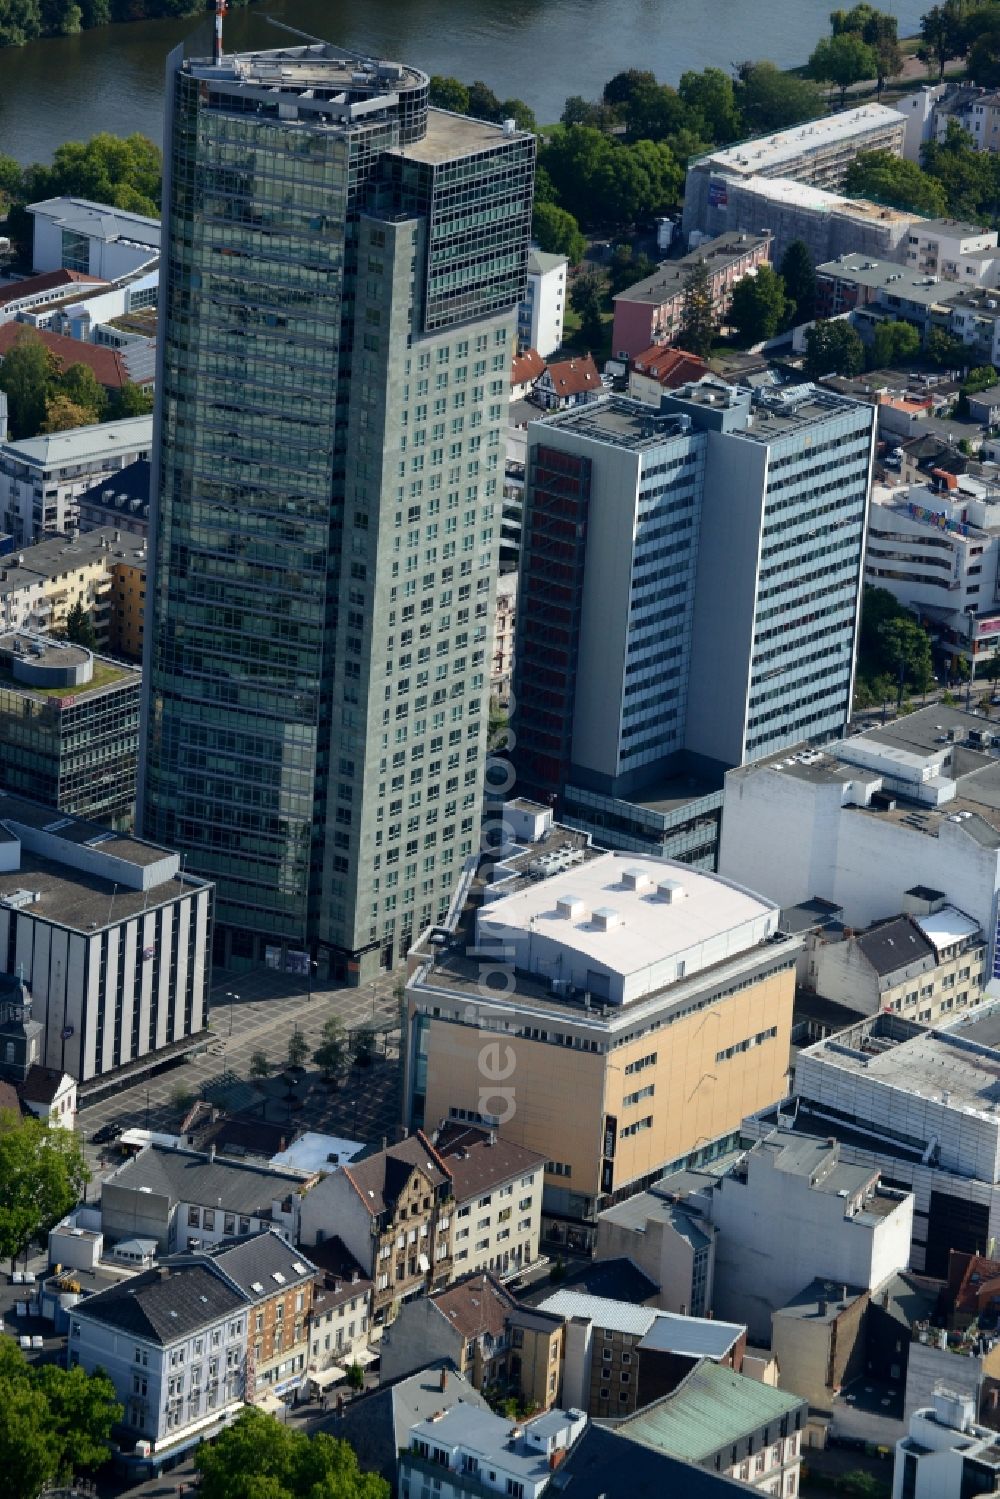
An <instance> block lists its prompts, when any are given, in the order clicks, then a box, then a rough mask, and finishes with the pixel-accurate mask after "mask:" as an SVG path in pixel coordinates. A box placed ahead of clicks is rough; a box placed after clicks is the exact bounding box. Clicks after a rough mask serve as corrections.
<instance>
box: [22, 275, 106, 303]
mask: <svg viewBox="0 0 1000 1499" xmlns="http://www.w3.org/2000/svg"><path fill="white" fill-rule="evenodd" d="M80 283H85V284H86V285H88V286H107V285H108V283H107V281H103V280H102V279H101V277H100V276H86V275H84V273H83V271H42V272H41V274H40V275H38V276H26V277H25V278H24V280H23V281H13V282H11V284H10V286H0V307H2V306H3V305H4V303H5V302H20V300H21V298H22V297H32V296H34V295H35V294H36V293H37V292H42V291H53V290H54V289H55V288H56V287H57V286H77V285H79V284H80Z"/></svg>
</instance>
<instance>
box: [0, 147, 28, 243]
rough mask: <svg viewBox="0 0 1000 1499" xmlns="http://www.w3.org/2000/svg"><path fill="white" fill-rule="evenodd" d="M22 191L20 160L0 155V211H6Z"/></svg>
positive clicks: (22, 178)
mask: <svg viewBox="0 0 1000 1499" xmlns="http://www.w3.org/2000/svg"><path fill="white" fill-rule="evenodd" d="M23 191H24V173H23V172H22V170H21V164H20V162H18V161H15V160H14V158H13V156H3V155H0V213H6V211H7V209H8V208H9V207H10V205H11V203H16V202H17V201H18V200H19V199H21V198H22V195H23ZM5 232H6V231H5Z"/></svg>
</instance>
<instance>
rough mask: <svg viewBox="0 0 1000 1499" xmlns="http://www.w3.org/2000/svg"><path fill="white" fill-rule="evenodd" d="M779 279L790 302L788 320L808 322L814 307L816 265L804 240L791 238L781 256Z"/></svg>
mask: <svg viewBox="0 0 1000 1499" xmlns="http://www.w3.org/2000/svg"><path fill="white" fill-rule="evenodd" d="M781 279H782V281H784V283H785V296H786V297H787V298H788V300H789V303H790V304H791V310H790V311H789V313H788V317H789V320H794V321H795V322H796V323H808V321H809V319H810V318H811V317H812V316H813V313H814V311H815V307H816V267H815V266H814V265H813V258H812V255H811V254H810V253H809V246H808V245H807V244H806V243H805V242H804V240H801V239H793V240H792V242H791V244H790V245H789V246H788V249H787V250H786V251H785V253H784V255H783V256H782V257H781Z"/></svg>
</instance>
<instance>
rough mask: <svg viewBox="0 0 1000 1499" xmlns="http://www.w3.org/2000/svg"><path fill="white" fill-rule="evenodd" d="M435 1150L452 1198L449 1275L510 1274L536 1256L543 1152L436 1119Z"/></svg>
mask: <svg viewBox="0 0 1000 1499" xmlns="http://www.w3.org/2000/svg"><path fill="white" fill-rule="evenodd" d="M434 1143H435V1148H436V1149H437V1152H438V1154H439V1155H440V1157H441V1158H442V1160H443V1161H444V1163H445V1166H446V1167H447V1170H448V1172H449V1174H450V1176H451V1181H452V1193H453V1196H454V1199H455V1233H454V1243H453V1249H454V1262H455V1274H456V1275H464V1274H466V1273H467V1272H468V1271H471V1270H490V1271H492V1272H493V1273H494V1274H497V1275H510V1274H514V1273H515V1272H516V1271H518V1270H523V1269H525V1268H526V1267H527V1266H528V1265H531V1264H533V1263H534V1261H535V1260H536V1259H537V1258H538V1240H539V1235H540V1234H541V1224H542V1184H543V1180H544V1174H545V1156H544V1155H542V1154H541V1152H540V1151H537V1150H531V1149H529V1148H528V1147H527V1146H525V1145H519V1144H517V1143H515V1141H513V1140H509V1139H506V1138H505V1137H504V1136H503V1135H502V1134H500V1133H498V1131H497V1130H495V1129H484V1128H482V1127H481V1126H476V1125H474V1124H468V1123H465V1122H464V1121H462V1120H460V1119H448V1120H444V1121H442V1124H441V1128H440V1129H439V1131H438V1133H437V1134H436V1136H435V1137H434Z"/></svg>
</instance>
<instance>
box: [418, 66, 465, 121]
mask: <svg viewBox="0 0 1000 1499" xmlns="http://www.w3.org/2000/svg"><path fill="white" fill-rule="evenodd" d="M428 97H429V99H430V102H431V103H432V104H433V105H434V107H435V109H450V110H451V111H452V112H453V113H454V114H459V115H467V114H468V113H469V90H468V88H467V87H466V85H465V84H464V83H459V81H458V79H457V78H443V77H442V76H441V74H440V73H432V74H431V86H430V92H429V95H428Z"/></svg>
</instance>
